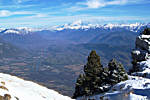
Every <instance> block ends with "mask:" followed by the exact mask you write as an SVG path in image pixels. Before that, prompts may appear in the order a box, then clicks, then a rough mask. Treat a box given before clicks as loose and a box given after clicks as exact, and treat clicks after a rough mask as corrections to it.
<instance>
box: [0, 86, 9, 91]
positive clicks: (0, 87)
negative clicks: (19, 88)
mask: <svg viewBox="0 0 150 100" xmlns="http://www.w3.org/2000/svg"><path fill="white" fill-rule="evenodd" d="M0 89H3V90H7V91H8V89H7V88H6V87H5V86H0Z"/></svg>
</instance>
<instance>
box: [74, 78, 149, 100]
mask: <svg viewBox="0 0 150 100" xmlns="http://www.w3.org/2000/svg"><path fill="white" fill-rule="evenodd" d="M88 99H94V100H150V79H146V78H142V77H137V76H129V80H127V81H124V82H120V83H118V84H116V85H115V86H114V87H112V89H111V90H110V91H109V92H107V93H104V94H100V95H94V96H89V97H80V98H78V99H77V100H88Z"/></svg>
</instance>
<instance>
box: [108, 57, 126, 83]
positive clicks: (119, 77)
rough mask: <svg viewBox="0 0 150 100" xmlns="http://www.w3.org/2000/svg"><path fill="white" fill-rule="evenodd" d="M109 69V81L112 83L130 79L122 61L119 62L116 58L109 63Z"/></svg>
mask: <svg viewBox="0 0 150 100" xmlns="http://www.w3.org/2000/svg"><path fill="white" fill-rule="evenodd" d="M108 69H109V80H110V81H109V83H110V84H111V85H114V84H117V83H119V82H121V81H125V80H127V79H128V75H127V73H126V72H125V69H124V67H123V65H122V64H121V63H118V62H117V61H116V60H115V59H112V60H111V61H110V62H109V64H108Z"/></svg>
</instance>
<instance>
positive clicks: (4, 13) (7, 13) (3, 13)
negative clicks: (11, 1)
mask: <svg viewBox="0 0 150 100" xmlns="http://www.w3.org/2000/svg"><path fill="white" fill-rule="evenodd" d="M11 14H12V13H11V12H10V11H8V10H1V11H0V17H7V16H11Z"/></svg>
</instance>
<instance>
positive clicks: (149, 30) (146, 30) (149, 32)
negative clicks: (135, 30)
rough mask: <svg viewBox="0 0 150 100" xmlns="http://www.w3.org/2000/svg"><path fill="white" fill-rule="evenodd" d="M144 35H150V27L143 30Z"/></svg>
mask: <svg viewBox="0 0 150 100" xmlns="http://www.w3.org/2000/svg"><path fill="white" fill-rule="evenodd" d="M142 34H143V35H150V28H145V29H144V31H143V32H142Z"/></svg>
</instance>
